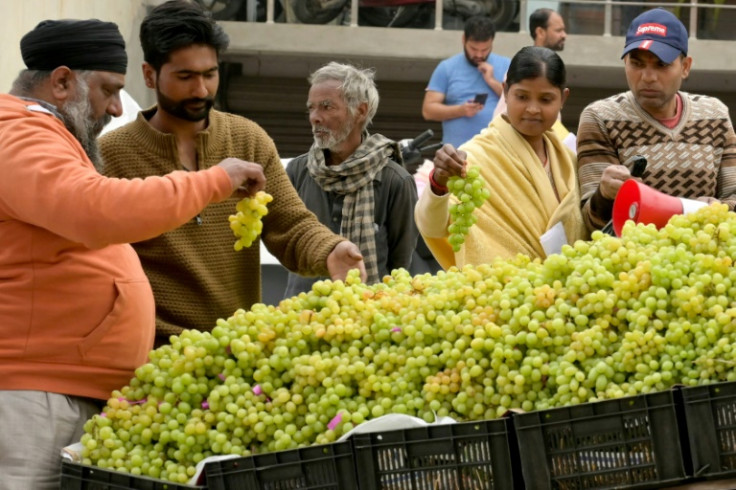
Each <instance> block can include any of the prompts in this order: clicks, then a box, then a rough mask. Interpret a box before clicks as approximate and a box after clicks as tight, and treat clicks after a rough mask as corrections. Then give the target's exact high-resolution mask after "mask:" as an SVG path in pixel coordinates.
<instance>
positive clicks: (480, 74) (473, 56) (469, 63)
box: [422, 16, 511, 148]
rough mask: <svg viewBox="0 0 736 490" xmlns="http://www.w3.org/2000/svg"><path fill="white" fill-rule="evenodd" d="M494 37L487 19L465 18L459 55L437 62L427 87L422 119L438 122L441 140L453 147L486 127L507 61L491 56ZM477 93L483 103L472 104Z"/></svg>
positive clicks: (507, 65)
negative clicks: (440, 124)
mask: <svg viewBox="0 0 736 490" xmlns="http://www.w3.org/2000/svg"><path fill="white" fill-rule="evenodd" d="M495 35H496V29H495V27H494V26H493V22H492V21H491V19H490V18H489V17H485V16H475V17H470V18H468V20H467V21H465V31H464V33H463V37H462V40H463V52H462V53H458V54H456V55H455V56H452V57H450V58H448V59H446V60H443V61H442V62H440V64H439V65H437V68H435V70H434V73H432V78H431V79H430V80H429V85H427V93H426V94H425V95H424V102H423V103H422V116H423V117H424V119H426V120H429V121H442V141H443V142H444V143H450V144H451V145H453V146H454V147H456V148H457V147H458V146H460V145H461V144H463V143H465V142H466V141H468V140H469V139H470V138H472V137H473V136H475V135H476V134H478V133H479V132H480V130H482V129H483V128H485V127H486V126H488V123H489V122H490V121H491V119H492V117H493V110H494V109H495V108H496V103H497V102H498V99H499V97H500V96H501V94H502V93H503V80H504V78H505V77H506V71H507V70H508V68H509V63H511V60H510V59H509V58H506V57H504V56H499V55H496V54H492V53H491V51H492V50H493V38H494V36H495ZM478 94H487V95H485V96H482V97H487V98H486V99H485V102H476V101H475V100H476V95H478Z"/></svg>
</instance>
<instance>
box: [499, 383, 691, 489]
mask: <svg viewBox="0 0 736 490" xmlns="http://www.w3.org/2000/svg"><path fill="white" fill-rule="evenodd" d="M512 420H513V425H514V428H515V431H516V436H517V440H518V445H519V454H520V457H521V469H522V473H523V477H524V482H525V484H526V486H527V488H534V489H583V488H585V489H593V488H599V489H600V488H621V487H625V488H660V487H661V486H662V485H663V484H672V483H679V482H681V481H682V480H683V479H684V478H685V477H686V476H687V471H686V469H685V461H684V457H683V453H682V448H681V439H680V425H681V424H682V423H680V425H678V415H677V409H676V400H675V393H674V391H665V392H660V393H650V394H646V395H639V396H635V397H627V398H620V399H615V400H604V401H600V402H592V403H584V404H581V405H575V406H570V407H562V408H554V409H550V410H541V411H538V412H529V413H522V414H514V415H513V417H512Z"/></svg>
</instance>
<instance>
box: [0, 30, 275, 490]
mask: <svg viewBox="0 0 736 490" xmlns="http://www.w3.org/2000/svg"><path fill="white" fill-rule="evenodd" d="M21 52H22V55H23V61H24V62H25V64H26V66H27V67H28V69H27V70H24V71H23V72H21V74H20V75H19V77H18V78H17V80H16V81H15V82H14V85H13V89H12V91H11V94H12V95H0V149H1V151H2V155H3V157H2V158H1V159H0V175H1V176H2V177H1V178H0V339H2V341H1V342H0V373H1V375H0V475H2V476H1V477H0V488H2V489H13V490H24V489H29V490H31V489H32V490H39V489H46V488H58V487H59V477H60V474H61V471H60V450H61V448H63V447H64V446H67V445H69V444H71V443H73V442H76V441H78V440H79V438H80V436H81V434H82V430H83V424H84V422H85V421H86V420H87V419H88V418H89V417H90V416H91V415H93V414H94V413H96V412H97V411H99V406H100V403H99V402H100V401H101V400H105V399H107V398H108V397H109V396H110V392H111V391H112V390H114V389H117V388H119V387H121V386H123V385H125V384H127V383H128V381H129V380H130V378H131V377H132V376H133V371H134V369H135V368H136V367H137V366H139V365H141V364H143V363H144V362H145V361H146V358H147V354H148V351H149V349H150V348H151V346H152V345H153V336H154V317H155V315H154V302H153V295H152V293H151V287H150V285H149V282H148V280H147V279H146V275H145V274H144V272H143V269H142V268H141V264H140V261H139V260H138V257H137V256H136V254H135V252H134V251H133V248H132V247H131V246H130V245H127V243H129V242H135V241H138V240H145V239H147V238H151V237H154V236H156V235H158V234H160V233H162V232H164V231H167V230H170V229H172V228H175V227H177V226H180V225H181V224H183V223H186V222H188V221H189V220H191V219H192V218H194V217H195V216H196V215H197V214H198V213H199V212H200V211H201V210H202V209H203V208H204V207H205V206H207V205H208V204H210V203H213V202H219V201H222V200H224V199H227V198H228V197H230V196H231V195H232V194H233V192H235V191H236V190H237V189H238V188H239V187H241V186H245V187H246V188H247V191H248V192H247V193H249V194H252V193H255V192H257V191H258V190H260V189H262V188H264V186H265V182H266V179H265V176H264V174H263V170H262V168H261V166H260V165H256V164H254V163H250V162H246V161H243V160H239V159H235V158H231V159H227V160H224V161H222V162H221V163H220V164H219V165H216V166H214V167H212V168H209V169H207V170H202V171H199V172H172V173H170V174H168V175H165V176H161V177H151V178H147V179H138V180H124V179H111V178H107V177H104V176H102V175H100V174H99V173H98V172H97V170H96V169H95V164H96V163H97V160H98V157H97V148H96V142H95V140H96V137H97V135H98V134H99V132H100V130H101V129H102V127H103V126H104V125H105V123H106V122H107V121H109V119H110V117H111V116H118V115H120V113H121V110H122V109H121V102H120V96H119V92H120V89H122V88H123V85H124V82H125V70H126V65H127V56H126V53H125V43H124V41H123V38H122V36H121V35H120V32H119V31H118V28H117V26H116V25H115V24H113V23H109V22H101V21H99V20H84V21H80V20H63V21H44V22H41V23H40V24H39V25H38V26H37V27H36V28H35V29H33V30H32V31H31V32H29V33H28V34H26V35H25V36H24V37H23V39H22V40H21ZM152 209H155V211H152ZM225 226H227V224H226V225H225Z"/></svg>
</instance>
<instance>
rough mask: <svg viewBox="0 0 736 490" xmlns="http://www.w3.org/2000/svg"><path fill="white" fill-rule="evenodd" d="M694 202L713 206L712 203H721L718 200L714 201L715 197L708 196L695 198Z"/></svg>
mask: <svg viewBox="0 0 736 490" xmlns="http://www.w3.org/2000/svg"><path fill="white" fill-rule="evenodd" d="M695 200H696V201H700V202H704V203H707V204H713V203H714V202H718V203H719V202H721V201H719V200H718V199H716V198H715V197H709V196H700V197H696V198H695Z"/></svg>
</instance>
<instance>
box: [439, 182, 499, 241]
mask: <svg viewBox="0 0 736 490" xmlns="http://www.w3.org/2000/svg"><path fill="white" fill-rule="evenodd" d="M447 188H448V189H449V190H450V192H451V193H452V195H453V196H455V197H456V198H457V202H454V203H452V204H451V205H450V218H451V223H450V225H449V227H448V228H447V231H448V233H449V234H450V236H449V237H448V241H449V242H450V245H451V246H452V250H453V251H454V252H458V251H460V247H461V246H462V244H463V243H465V237H467V235H468V230H470V227H471V226H473V225H474V224H475V222H476V221H477V220H478V218H477V216H476V215H475V214H473V212H474V211H475V208H479V207H480V206H482V205H483V203H484V202H486V201H487V200H488V198H489V197H490V195H491V191H490V190H489V189H488V186H487V184H486V181H485V180H483V177H481V175H480V169H478V167H468V170H467V172H466V175H465V178H462V177H460V176H457V175H453V176H452V177H450V179H449V180H448V181H447Z"/></svg>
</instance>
